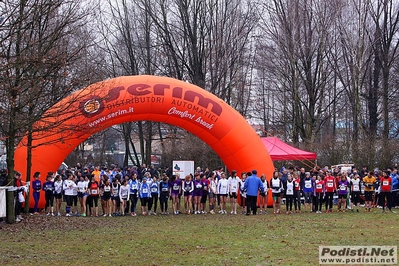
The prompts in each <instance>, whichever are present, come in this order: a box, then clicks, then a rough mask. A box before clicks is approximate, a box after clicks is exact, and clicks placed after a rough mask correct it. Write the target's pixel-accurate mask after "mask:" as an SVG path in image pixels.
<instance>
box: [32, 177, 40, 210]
mask: <svg viewBox="0 0 399 266" xmlns="http://www.w3.org/2000/svg"><path fill="white" fill-rule="evenodd" d="M33 178H34V179H35V180H33V182H32V192H33V193H32V194H33V200H34V201H35V204H34V207H33V214H39V208H38V206H39V200H40V191H41V189H42V181H40V179H39V178H40V172H35V173H34V174H33Z"/></svg>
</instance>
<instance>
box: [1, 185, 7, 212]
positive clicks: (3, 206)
mask: <svg viewBox="0 0 399 266" xmlns="http://www.w3.org/2000/svg"><path fill="white" fill-rule="evenodd" d="M0 217H6V187H4V188H3V187H1V188H0Z"/></svg>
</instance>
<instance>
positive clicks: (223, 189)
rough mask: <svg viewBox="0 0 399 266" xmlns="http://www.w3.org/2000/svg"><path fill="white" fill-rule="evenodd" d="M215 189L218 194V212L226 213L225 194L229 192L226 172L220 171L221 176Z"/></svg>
mask: <svg viewBox="0 0 399 266" xmlns="http://www.w3.org/2000/svg"><path fill="white" fill-rule="evenodd" d="M217 191H218V194H219V195H220V211H219V213H220V214H225V213H227V211H226V201H227V194H228V193H229V181H228V180H227V179H226V174H225V173H222V174H221V178H220V180H219V182H218V185H217Z"/></svg>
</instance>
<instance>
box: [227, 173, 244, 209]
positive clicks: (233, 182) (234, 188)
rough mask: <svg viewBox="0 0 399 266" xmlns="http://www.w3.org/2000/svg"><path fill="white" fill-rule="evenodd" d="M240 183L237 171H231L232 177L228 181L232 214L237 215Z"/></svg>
mask: <svg viewBox="0 0 399 266" xmlns="http://www.w3.org/2000/svg"><path fill="white" fill-rule="evenodd" d="M240 181H241V180H240V178H238V177H237V171H236V170H233V171H231V176H230V177H229V179H228V184H229V196H230V204H231V214H237V195H238V189H239V184H240Z"/></svg>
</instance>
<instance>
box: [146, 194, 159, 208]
mask: <svg viewBox="0 0 399 266" xmlns="http://www.w3.org/2000/svg"><path fill="white" fill-rule="evenodd" d="M153 205H154V212H157V207H158V194H151V198H150V200H149V201H148V210H149V211H150V210H151V208H152V206H153Z"/></svg>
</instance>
